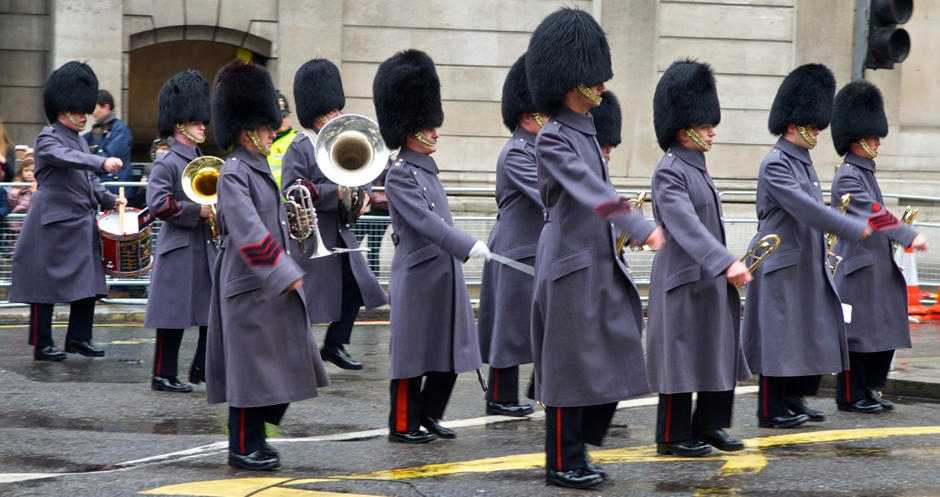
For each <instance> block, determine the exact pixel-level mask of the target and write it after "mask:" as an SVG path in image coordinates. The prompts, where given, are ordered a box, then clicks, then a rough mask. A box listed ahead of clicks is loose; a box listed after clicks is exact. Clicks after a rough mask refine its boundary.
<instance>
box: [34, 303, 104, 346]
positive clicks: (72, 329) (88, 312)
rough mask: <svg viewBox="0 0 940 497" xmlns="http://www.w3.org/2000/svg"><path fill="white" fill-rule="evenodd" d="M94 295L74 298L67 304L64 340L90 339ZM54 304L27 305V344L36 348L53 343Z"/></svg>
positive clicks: (93, 312)
mask: <svg viewBox="0 0 940 497" xmlns="http://www.w3.org/2000/svg"><path fill="white" fill-rule="evenodd" d="M95 300H96V299H95V297H89V298H87V299H81V300H76V301H74V302H71V303H70V305H69V329H68V332H66V334H65V339H66V340H73V341H76V342H84V341H87V340H91V328H92V325H93V323H94V320H95ZM53 307H55V304H30V305H29V344H30V345H35V346H36V347H37V348H40V349H41V348H43V347H48V346H49V345H54V344H53V342H52V310H53Z"/></svg>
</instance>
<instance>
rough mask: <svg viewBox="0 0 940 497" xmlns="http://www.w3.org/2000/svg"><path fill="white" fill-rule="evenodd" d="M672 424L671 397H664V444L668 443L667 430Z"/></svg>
mask: <svg viewBox="0 0 940 497" xmlns="http://www.w3.org/2000/svg"><path fill="white" fill-rule="evenodd" d="M671 424H672V395H666V430H665V431H666V433H665V435H664V438H663V439H664V440H665V442H666V443H669V428H670V426H669V425H671Z"/></svg>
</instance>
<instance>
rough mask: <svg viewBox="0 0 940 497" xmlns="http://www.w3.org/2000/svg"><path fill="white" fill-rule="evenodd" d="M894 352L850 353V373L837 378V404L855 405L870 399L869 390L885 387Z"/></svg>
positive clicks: (847, 372)
mask: <svg viewBox="0 0 940 497" xmlns="http://www.w3.org/2000/svg"><path fill="white" fill-rule="evenodd" d="M893 358H894V351H893V350H885V351H883V352H849V368H850V369H849V371H843V372H841V373H839V375H838V376H837V377H836V404H839V405H840V406H841V405H846V404H854V403H855V402H858V401H860V400H863V399H866V398H868V389H869V388H878V387H883V386H885V381H887V379H888V370H889V369H890V368H891V359H893Z"/></svg>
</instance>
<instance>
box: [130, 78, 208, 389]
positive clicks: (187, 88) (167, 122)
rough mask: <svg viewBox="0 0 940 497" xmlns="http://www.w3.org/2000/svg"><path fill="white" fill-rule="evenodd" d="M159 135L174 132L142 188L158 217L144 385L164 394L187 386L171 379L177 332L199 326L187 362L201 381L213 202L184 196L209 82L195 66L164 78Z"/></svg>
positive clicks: (202, 130) (201, 137)
mask: <svg viewBox="0 0 940 497" xmlns="http://www.w3.org/2000/svg"><path fill="white" fill-rule="evenodd" d="M157 108H158V111H159V115H158V119H157V121H158V126H159V131H160V135H161V136H163V137H173V138H174V141H173V145H172V146H170V150H169V152H167V153H165V154H162V155H161V156H160V157H159V158H157V159H156V160H155V161H154V165H153V169H152V170H151V172H150V177H149V185H148V187H147V189H146V193H147V205H148V206H149V207H150V212H152V213H153V214H154V215H155V216H157V217H158V218H160V219H161V220H162V221H163V227H162V228H161V229H160V237H159V238H157V249H156V257H155V260H154V263H153V273H151V276H150V291H149V295H148V298H147V313H146V315H145V317H144V326H146V327H148V328H156V329H157V342H156V345H155V346H154V350H153V378H152V379H151V382H150V387H151V388H152V389H154V390H162V391H167V392H191V391H192V390H193V389H192V387H191V386H189V385H186V384H184V383H181V382H180V381H179V379H178V378H177V369H178V368H177V362H178V359H179V349H180V343H181V342H182V340H183V330H184V329H185V328H189V327H191V326H198V327H199V339H198V341H197V343H196V353H195V355H194V356H193V362H192V365H191V366H190V368H189V381H190V383H200V382H202V381H205V376H206V374H205V367H206V330H207V326H208V324H209V296H210V294H211V292H212V268H213V266H214V265H215V258H216V256H217V254H218V249H217V248H216V246H215V245H214V243H213V240H212V233H211V230H210V229H209V225H208V223H207V219H209V218H211V217H212V206H210V205H200V204H198V203H196V202H194V201H193V200H191V199H190V198H189V197H187V196H186V193H185V191H184V190H183V183H182V181H183V180H182V175H183V170H184V169H185V168H186V165H187V164H189V163H190V162H191V161H193V160H195V159H196V158H197V157H200V156H202V151H200V150H199V144H201V143H202V142H204V141H205V140H206V125H207V124H209V82H208V81H206V79H205V78H204V77H203V76H202V74H200V73H199V72H198V71H183V72H180V73H177V74H176V75H174V76H173V77H171V78H170V79H169V80H168V81H167V82H166V83H164V84H163V88H161V89H160V94H159V96H158V98H157Z"/></svg>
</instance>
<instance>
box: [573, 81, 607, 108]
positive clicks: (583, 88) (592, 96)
mask: <svg viewBox="0 0 940 497" xmlns="http://www.w3.org/2000/svg"><path fill="white" fill-rule="evenodd" d="M577 88H578V92H580V93H581V94H582V95H584V96H585V97H587V99H588V100H590V101H592V102H594V103H596V104H599V103H601V101H602V100H604V99H603V98H601V97H599V96H597V95H595V94H594V92H593V91H591V89H590V88H588V87H587V86H584V83H578V86H577Z"/></svg>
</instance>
